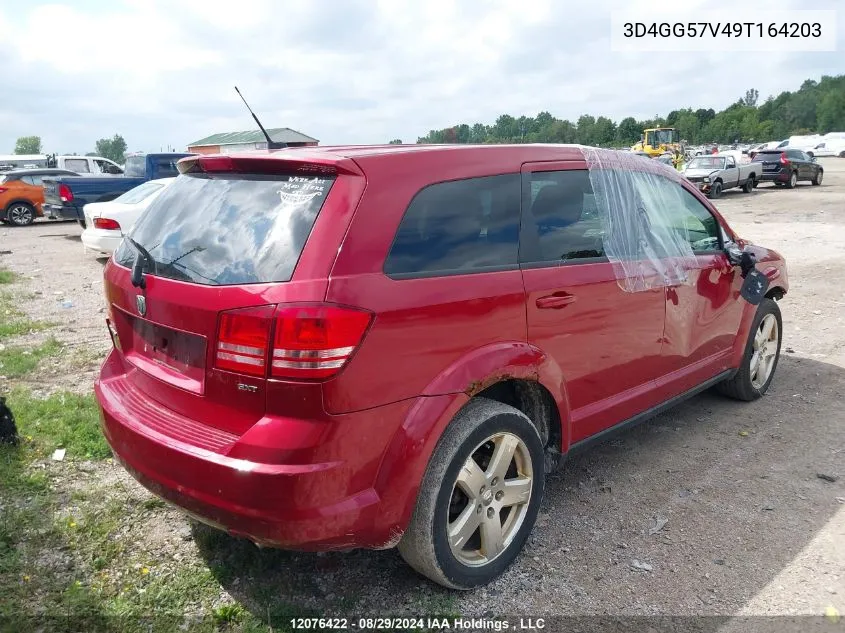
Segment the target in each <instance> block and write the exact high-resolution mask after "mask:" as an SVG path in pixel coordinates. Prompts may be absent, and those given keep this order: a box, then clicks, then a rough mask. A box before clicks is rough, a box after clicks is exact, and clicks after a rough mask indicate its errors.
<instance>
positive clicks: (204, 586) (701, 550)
mask: <svg viewBox="0 0 845 633" xmlns="http://www.w3.org/2000/svg"><path fill="white" fill-rule="evenodd" d="M823 164H824V167H825V170H826V171H825V181H824V184H823V185H822V186H821V187H813V186H810V185H809V184H802V185H800V186H799V187H798V188H797V189H796V190H792V191H789V190H782V189H776V188H774V187H773V186H771V185H762V186H761V187H760V188H759V189H757V190H756V191H755V192H754V193H753V194H750V195H748V194H743V193H741V192H739V191H731V192H726V194H725V195H724V197H723V198H722V199H721V200H719V201H718V207H719V209H720V210H721V211H722V212H723V213H724V214H725V216H726V217H727V219H728V221H729V222H730V223H731V224H732V226H733V227H734V228H735V229H737V230H738V232H739V233H740V234H741V235H743V236H744V237H746V238H747V239H750V240H752V241H754V242H758V243H760V244H764V245H766V246H770V247H772V248H774V249H776V250H778V251H780V252H781V253H782V254H784V255H785V257H786V258H787V260H788V262H789V267H790V268H789V273H790V278H791V283H792V289H791V291H790V293H789V294H788V295H787V296H786V297H785V299H784V300H783V301H781V309H782V310H783V316H784V331H785V336H784V344H783V349H784V351H785V353H784V354H783V355H782V357H781V361H780V365H779V367H778V374H777V376H776V378H775V381H774V383H773V386H772V388H771V390H770V392H769V394H768V395H767V396H766V397H765V398H763V399H762V400H760V401H758V402H756V403H752V404H740V403H736V402H732V401H729V400H725V399H722V398H720V397H718V396H717V395H713V394H710V393H706V394H704V395H701V396H699V397H696V398H695V399H693V400H691V401H689V402H687V403H685V404H684V405H682V406H681V407H679V408H677V409H675V410H674V411H671V412H669V413H667V414H665V415H662V416H661V417H659V418H657V419H655V420H653V421H652V422H650V423H648V424H646V425H643V426H641V427H639V428H637V429H635V430H633V431H631V432H629V433H627V434H624V435H622V436H620V437H618V438H617V439H615V440H613V441H611V442H610V443H608V444H605V445H603V446H600V447H598V448H596V449H594V450H592V451H591V452H589V453H586V454H584V455H582V456H579V457H577V458H574V459H573V460H571V461H570V462H569V463H568V464H567V466H566V468H565V469H564V470H563V471H562V472H561V473H559V474H556V475H554V476H553V477H552V478H551V480H550V481H549V482H548V485H547V493H546V497H545V501H544V505H543V509H542V511H541V515H540V519H539V522H538V525H537V527H536V528H535V530H534V532H533V536H532V537H531V540H530V543H529V545H528V546H527V548H526V550H525V551H524V553H523V555H522V556H521V557H520V558H519V559H518V561H517V563H516V564H515V565H514V566H513V567H512V568H511V569H510V571H509V572H508V573H506V574H505V575H504V576H503V577H502V578H501V579H499V580H498V581H497V582H495V583H494V584H493V585H491V586H490V587H488V588H486V589H482V590H479V591H476V592H471V593H462V594H453V593H450V592H447V591H444V590H441V589H439V588H437V587H434V586H432V585H431V584H430V583H428V582H426V581H424V580H422V579H421V578H420V577H418V576H416V575H415V574H414V573H412V572H411V571H410V570H409V569H408V568H407V567H406V566H405V565H404V564H403V563H402V561H401V559H400V558H399V556H398V554H397V553H396V552H395V551H382V552H366V551H362V552H352V553H348V554H341V553H332V554H327V555H311V554H295V553H286V552H278V551H259V550H257V549H256V548H255V547H253V546H251V545H249V544H246V543H243V542H238V541H235V540H232V539H229V538H228V537H222V536H220V535H217V534H214V533H211V532H210V531H208V530H207V529H206V528H202V527H197V526H190V524H189V523H188V522H187V521H186V520H185V519H184V518H182V516H181V515H180V514H179V513H177V512H176V511H174V510H172V509H170V508H168V507H166V506H164V505H163V504H161V503H159V502H158V501H157V500H155V499H154V498H152V497H151V496H150V495H149V494H148V493H146V491H144V490H143V489H142V488H141V487H140V486H139V485H137V484H136V483H135V482H134V481H133V480H132V479H131V478H129V477H128V476H127V475H125V474H124V472H123V471H122V470H121V469H120V468H119V467H118V466H117V465H115V464H113V463H112V462H111V461H109V460H107V459H102V458H98V455H99V453H98V450H99V449H96V450H95V449H91V450H89V451H88V453H87V455H85V454H74V451H73V450H71V449H68V454H67V456H66V458H65V460H64V461H61V462H59V461H53V460H51V459H49V449H51V448H52V445H51V444H50V443H49V437H47V438H46V439H44V440H43V444H42V445H38V442H39V441H40V440H39V439H38V438H39V437H41V436H38V437H35V438H34V439H32V442H33V443H34V448H32V449H31V450H32V455H33V460H32V462H31V463H27V464H25V465H24V466H23V467H22V468H23V472H24V473H26V476H27V477H30V479H31V476H32V473H37V474H38V475H39V477H42V479H43V482H42V483H43V486H42V488H40V489H39V490H40V491H39V492H37V493H26V495H25V496H23V497H20V498H18V499H15V500H10V499H8V498H7V499H6V500H5V502H4V501H3V500H2V498H0V511H4V512H10V511H11V510H15V511H16V512H19V513H20V512H23V513H26V511H27V510H28V508H27V504H30V505H32V503H34V501H33V500H34V499H35V500H37V499H47V501H45V504H46V505H44V506H39V507H41V508H42V510H43V512H40V513H38V514H40V515H41V518H40V519H39V520H40V521H41V522H40V523H37V522H36V523H33V525H38V526H41V527H37V530H41V531H44V530H46V531H47V532H46V533H49V534H48V535H49V538H47V537H46V536H44V534H42V532H38V535H40V536H44V538H40V537H38V538H37V537H36V536H33V534H35V532H33V533H29V532H27V530H30V529H32V530H36V527H32V528H31V526H30V524H28V523H23V524H20V523H19V524H18V525H17V526H16V528H15V531H18V532H19V533H20V532H23V536H20V537H19V541H18V542H20V541H23V542H24V543H25V544H24V545H22V546H21V547H20V548H19V549H21V551H23V555H21V556H19V557H18V558H17V559H16V563H15V565H16V566H10V565H7V568H6V569H5V570H4V568H3V565H2V564H0V596H2V595H3V594H5V595H7V598H6V600H7V604H6V607H7V608H10V609H11V608H14V609H15V610H17V611H18V612H23V613H31V612H41V610H43V609H47V610H49V609H50V605H51V604H53V603H56V604H58V605H59V607H58V608H59V610H62V609H65V610H68V611H71V610H74V609H77V610H78V609H80V608H82V607H80V605H82V606H83V607H84V608H85V609H88V610H89V611H90V612H91V613H93V614H95V615H96V616H98V617H103V618H106V620H107V619H108V618H110V617H118V615H119V614H124V615H126V614H128V615H127V616H126V617H129V618H137V617H138V616H140V615H149V614H150V613H152V612H153V611H155V612H156V613H158V614H168V613H170V614H173V615H174V616H177V615H179V616H180V615H181V614H183V613H190V614H194V615H209V614H211V615H212V616H213V621H212V624H211V625H209V626H215V627H216V626H229V627H231V630H264V628H263V627H264V623H265V622H267V621H268V619H269V621H271V622H273V623H275V626H276V628H275V629H274V630H279V628H281V629H282V630H284V628H285V623H286V622H287V618H288V617H289V616H291V615H295V614H299V613H316V614H321V613H322V614H325V613H326V612H327V611H332V612H343V613H347V614H350V615H360V614H363V613H385V612H390V613H397V614H408V615H422V614H426V615H431V614H434V613H440V614H462V615H467V616H469V615H475V616H480V615H485V614H486V615H488V616H492V615H533V616H537V615H544V614H545V615H551V614H567V615H588V614H628V615H657V614H669V615H693V614H705V615H711V614H712V615H734V614H746V615H751V614H753V615H758V614H769V615H783V614H821V613H824V612H825V609H830V608H831V607H833V608H835V609H838V610H839V611H840V612H842V613H843V614H845V397H843V396H845V323H843V316H845V310H843V306H845V290H843V287H842V284H841V280H842V279H843V278H845V160H841V159H826V160H823ZM79 232H80V229H79V227H78V226H76V225H73V224H56V223H48V222H38V223H36V224H35V225H34V226H31V227H29V228H25V229H9V228H8V227H2V228H0V251H9V250H10V251H11V253H6V254H3V255H0V268H6V269H10V270H12V271H14V272H16V273H18V274H19V276H18V278H17V280H16V281H14V282H13V283H11V284H9V285H8V286H6V287H7V288H9V289H10V290H9V292H11V293H12V295H13V296H14V297H15V301H14V302H13V307H12V309H15V308H14V304H16V306H17V308H16V309H17V310H19V311H21V312H23V313H25V315H26V316H28V317H29V318H30V319H33V320H36V321H42V322H44V321H46V322H49V323H50V324H52V325H51V326H50V327H45V328H44V329H41V330H39V331H37V332H34V333H30V334H24V335H18V336H13V337H10V338H7V339H3V340H2V341H0V346H2V345H4V344H5V345H6V346H31V347H33V348H37V349H42V348H43V349H47V348H44V347H43V346H44V345H45V344H46V343H47V342H48V341H49V340H50V339H51V338H52V337H54V338H55V339H56V340H57V341H58V347H57V348H56V349H58V350H59V351H57V352H56V353H49V350H48V351H47V352H45V353H44V354H43V357H42V358H41V359H40V361H39V364H38V366H37V370H35V371H31V372H29V373H27V374H25V375H23V376H21V377H19V378H0V393H2V392H5V391H9V390H12V389H14V390H16V391H15V393H17V394H19V395H18V396H17V397H18V399H23V400H22V401H25V402H32V400H31V399H30V400H26V398H30V396H29V395H27V396H24V395H20V394H23V393H24V392H23V391H21V390H22V389H26V390H30V391H32V392H34V397H35V398H36V399H38V398H44V397H48V396H52V397H53V398H56V397H59V398H62V399H63V400H61V402H66V400H64V399H67V398H70V396H69V395H68V394H69V393H78V394H82V395H85V394H88V393H90V390H91V383H92V379H93V375H94V372H95V370H96V366H97V360H98V359H99V358H100V357H101V356H102V355H103V354H104V353H105V352H106V350H107V349H108V348H109V346H110V343H109V340H108V337H107V334H106V329H105V326H104V323H103V319H104V314H103V307H102V306H103V301H102V284H101V274H102V266H103V263H102V261H98V260H97V259H95V258H94V257H93V256H92V255H90V254H85V253H83V249H82V246H81V243H80V242H79V239H78V236H79ZM39 346H41V347H39ZM2 373H3V370H0V374H2ZM27 393H29V392H27ZM67 401H69V400H67ZM80 403H81V404H75V405H73V406H75V407H78V408H79V410H80V411H83V412H84V415H86V416H89V417H90V413H91V403H90V400H81V401H80ZM86 407H87V408H86ZM80 415H82V413H80ZM86 419H87V418H86ZM41 423H42V422H39V420H35V421H34V422H31V424H32V425H33V426H32V428H34V429H35V431H33V433H34V434H37V432H38V429H39V426H38V425H39V424H41ZM42 435H43V433H42ZM45 437H46V436H45ZM27 441H29V440H27ZM92 441H94V440H92ZM70 445H71V446H74V444H73V443H72V442H71V443H70ZM38 446H40V448H39V447H38ZM45 451H46V452H45ZM86 457H87V458H86ZM100 457H102V455H100ZM819 475H824V476H826V477H827V479H824V478H820V477H819ZM829 480H834V481H829ZM27 481H29V479H27ZM39 481H41V480H39ZM27 485H29V484H27ZM3 503H5V504H6V505H5V506H4V505H3ZM29 509H30V510H31V508H29ZM21 516H24V515H21ZM26 516H28V515H26ZM45 516H46V517H47V519H44V517H45ZM45 520H46V523H45ZM33 521H36V519H35V518H33ZM0 523H2V522H0ZM71 523H73V524H74V525H73V526H71V525H70V524H71ZM77 524H78V525H77ZM69 526H70V527H69ZM73 530H77V532H74V531H73ZM79 530H84V531H81V532H80V531H79ZM46 533H45V534H46ZM80 535H81V536H80ZM10 538H11V537H10ZM27 543H28V544H27ZM2 546H3V541H2V533H0V557H2V554H3V549H2ZM112 551H114V552H116V553H115V554H114V555H106V554H105V553H103V552H112ZM634 560H636V561H639V562H641V563H646V564H647V565H648V566H650V568H651V570H650V571H643V570H637V569H634V567H633V566H632V561H634ZM97 561H100V562H99V563H98V562H97ZM4 573H5V575H4ZM4 583H5V585H6V586H5V587H4V586H2V585H3V584H4ZM69 592H70V593H69ZM10 595H11V596H13V598H9V597H8V596H10ZM68 596H70V597H68ZM12 600H14V603H13V602H12ZM2 601H3V598H2V597H0V615H3V614H4V611H3V605H2ZM9 612H11V611H9ZM9 612H7V613H6V614H7V615H8V613H9ZM115 614H118V615H115ZM127 626H128V625H127ZM211 630H214V629H213V628H212V629H211Z"/></svg>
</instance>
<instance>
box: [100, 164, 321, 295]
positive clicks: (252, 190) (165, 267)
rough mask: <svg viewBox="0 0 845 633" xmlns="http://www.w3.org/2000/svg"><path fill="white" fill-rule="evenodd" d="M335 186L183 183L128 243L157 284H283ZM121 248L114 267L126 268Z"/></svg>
mask: <svg viewBox="0 0 845 633" xmlns="http://www.w3.org/2000/svg"><path fill="white" fill-rule="evenodd" d="M333 183H334V178H326V177H319V178H304V177H299V176H272V177H271V176H247V175H243V174H237V175H231V174H226V175H216V174H215V175H213V176H210V175H206V174H198V175H193V174H192V175H183V176H179V177H178V178H177V179H176V180H175V181H174V182H173V184H172V185H170V186H169V187H168V188H166V189H165V190H164V192H162V193H161V195H159V196H158V197H157V198H156V199H155V200H154V201H153V203H152V204H151V205H150V207H149V208H148V209H147V211H146V212H145V213H144V214H143V215H142V216H141V218H140V219H139V220H138V222H137V224H135V227H134V228H133V230H132V232H131V233H130V234H129V237H130V238H131V239H132V240H134V241H136V242H137V243H138V244H140V245H141V246H142V247H143V248H144V249H146V250H147V251H148V252H149V254H150V255H151V256H152V258H153V260H154V262H155V270H149V266H147V267H146V268H147V272H151V273H152V274H155V275H158V276H160V277H169V278H171V279H180V280H183V281H190V282H193V283H198V284H205V285H210V286H224V285H232V284H249V283H267V282H272V281H289V280H290V278H291V276H292V275H293V270H294V268H295V267H296V263H297V261H298V260H299V256H300V254H301V253H302V249H303V248H304V246H305V240H306V239H308V235H309V234H310V233H311V229H312V227H313V226H314V221H315V220H316V219H317V214H318V213H319V212H320V208H321V207H322V206H323V202H324V201H325V199H326V197H327V196H328V194H329V190H330V189H331V186H332V184H333ZM137 252H138V251H137V250H136V249H135V247H134V246H133V245H132V244H131V242H130V241H129V240H124V241H123V243H122V244H121V246H120V248H119V249H118V250H117V252H116V253H115V261H117V263H119V264H121V265H123V266H129V267H131V266H132V265H133V263H134V261H135V257H136V255H137Z"/></svg>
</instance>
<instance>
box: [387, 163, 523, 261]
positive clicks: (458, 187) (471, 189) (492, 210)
mask: <svg viewBox="0 0 845 633" xmlns="http://www.w3.org/2000/svg"><path fill="white" fill-rule="evenodd" d="M519 195H520V189H519V176H518V175H517V174H506V175H502V176H488V177H483V178H469V179H466V180H456V181H451V182H443V183H438V184H435V185H430V186H428V187H426V188H424V189H423V190H421V191H420V192H419V193H417V195H416V196H415V197H414V199H413V200H412V201H411V204H410V205H409V206H408V209H407V210H406V211H405V215H404V217H403V218H402V221H401V223H400V224H399V228H398V229H397V232H396V236H395V237H394V241H393V245H392V246H391V248H390V252H389V253H388V256H387V259H386V260H385V264H384V272H385V273H386V274H387V275H389V276H392V277H425V276H432V275H445V274H462V273H472V272H486V271H491V270H502V269H506V268H510V267H515V266H516V265H517V251H518V247H519Z"/></svg>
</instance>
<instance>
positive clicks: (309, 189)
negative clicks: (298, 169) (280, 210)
mask: <svg viewBox="0 0 845 633" xmlns="http://www.w3.org/2000/svg"><path fill="white" fill-rule="evenodd" d="M325 189H326V181H325V180H321V179H319V178H301V177H299V176H293V177H291V179H290V180H288V181H287V182H286V183H285V184H283V185H282V188H281V189H279V191H278V192H277V193H278V194H279V198H281V200H282V204H284V205H303V204H308V203H309V202H311V201H312V200H314V199H315V198H317V197H319V196H322V195H323V194H324V193H325Z"/></svg>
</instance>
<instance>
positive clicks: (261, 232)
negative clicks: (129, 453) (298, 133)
mask: <svg viewBox="0 0 845 633" xmlns="http://www.w3.org/2000/svg"><path fill="white" fill-rule="evenodd" d="M295 154H299V152H298V151H293V152H289V153H285V158H279V157H278V156H272V157H271V156H269V155H267V154H260V155H255V156H240V157H202V158H199V159H187V160H185V161H182V163H180V171H182V172H183V175H181V176H180V177H179V179H177V181H176V182H175V183H173V185H171V186H170V188H169V189H168V190H167V191H165V192H164V193H163V194H162V195H161V196H159V198H158V199H157V200H156V201H155V202H154V203H153V204H152V205H151V206H150V208H149V209H148V210H147V212H145V214H144V215H143V216H142V218H141V219H140V220H139V221H138V223H137V224H136V225H135V228H134V229H133V231H132V233H131V234H130V236H129V237H130V239H128V240H126V241H124V243H123V244H122V245H121V247H120V248H119V249H118V250H117V251H116V252H115V255H114V257H113V258H112V260H111V261H110V262H109V264H108V266H107V268H106V273H105V278H106V284H105V290H106V296H107V299H108V302H109V306H110V321H111V322H112V324H113V328H114V331H115V334H116V337H115V338H116V339H117V345H119V348H120V353H121V354H122V356H123V358H124V360H125V363H126V367H127V376H126V378H127V380H128V381H130V382H131V384H132V386H133V387H134V388H135V389H136V390H137V391H138V392H140V394H142V395H143V396H145V397H147V398H149V399H151V400H153V401H156V402H158V403H160V404H162V405H164V406H165V407H167V408H168V409H170V410H172V411H174V412H175V413H177V414H181V415H183V416H185V417H187V418H190V419H192V420H195V421H197V422H200V423H202V424H205V425H208V426H212V427H215V428H217V429H220V430H222V431H226V432H228V433H233V434H237V435H240V434H242V433H243V432H245V431H246V430H247V429H249V428H250V427H251V426H252V425H254V424H255V423H256V422H257V421H259V420H260V419H261V418H262V417H263V416H264V414H265V411H266V408H267V386H268V379H269V377H270V376H271V375H272V376H274V377H279V378H283V379H294V380H302V381H305V382H308V381H309V380H315V379H320V378H322V377H324V376H325V375H327V374H330V373H331V372H332V371H336V370H337V369H339V368H340V367H341V366H342V365H343V363H344V361H345V359H346V358H347V357H348V355H349V354H350V353H351V351H350V349H349V348H350V347H351V348H352V349H354V347H355V345H356V344H357V341H356V340H354V339H355V337H356V336H357V337H358V340H360V337H361V336H362V335H363V332H364V330H365V329H366V327H367V325H368V324H369V315H366V318H363V315H362V318H357V317H356V314H357V311H348V310H341V311H340V312H339V313H335V312H331V310H332V308H327V307H326V306H322V305H321V302H322V301H323V300H324V298H325V293H326V285H327V277H328V273H329V270H330V268H331V265H332V263H333V260H334V253H336V252H337V250H338V247H339V245H340V241H341V239H342V236H343V234H344V232H345V230H346V227H347V225H348V223H349V220H350V218H351V215H352V212H353V211H354V207H355V204H357V201H358V199H359V198H360V195H361V193H362V191H363V187H364V178H363V175H362V174H361V172H360V171H359V170H358V168H357V165H355V164H354V163H353V162H351V161H349V160H347V159H337V160H326V159H322V160H320V159H317V160H314V159H313V157H309V158H308V159H305V160H303V159H297V158H296V157H295V156H294V155H295ZM139 253H140V254H139ZM134 266H138V267H139V268H140V269H141V270H140V272H142V273H143V274H142V275H141V276H140V278H142V279H143V284H144V287H136V286H135V285H133V283H132V268H133V267H134ZM303 304H305V305H303ZM291 306H293V307H291ZM327 310H329V312H327ZM350 319H351V320H350ZM350 323H351V325H350ZM350 328H351V329H350ZM358 330H360V331H358ZM291 406H292V407H293V406H296V403H292V405H291ZM273 409H274V412H275V411H276V410H277V409H278V406H275V403H274V407H273ZM142 422H143V421H142Z"/></svg>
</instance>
